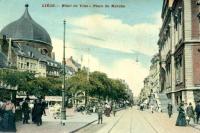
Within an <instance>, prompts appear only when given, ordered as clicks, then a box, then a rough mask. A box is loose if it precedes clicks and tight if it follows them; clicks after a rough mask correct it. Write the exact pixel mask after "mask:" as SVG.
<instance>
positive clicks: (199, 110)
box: [195, 101, 200, 124]
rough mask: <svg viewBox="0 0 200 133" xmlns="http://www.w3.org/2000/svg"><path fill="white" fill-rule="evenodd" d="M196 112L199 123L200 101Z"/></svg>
mask: <svg viewBox="0 0 200 133" xmlns="http://www.w3.org/2000/svg"><path fill="white" fill-rule="evenodd" d="M195 112H196V119H197V124H198V122H199V117H200V101H198V102H197V105H196V107H195Z"/></svg>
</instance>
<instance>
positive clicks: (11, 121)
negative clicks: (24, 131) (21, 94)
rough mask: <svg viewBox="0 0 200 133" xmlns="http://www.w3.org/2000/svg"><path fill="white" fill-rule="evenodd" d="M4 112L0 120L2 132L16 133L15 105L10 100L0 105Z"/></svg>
mask: <svg viewBox="0 0 200 133" xmlns="http://www.w3.org/2000/svg"><path fill="white" fill-rule="evenodd" d="M2 109H3V110H4V113H3V119H2V130H3V131H5V132H16V125H15V105H14V104H13V103H12V101H11V100H9V99H7V100H6V102H5V103H4V104H3V105H2Z"/></svg>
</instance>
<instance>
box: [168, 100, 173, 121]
mask: <svg viewBox="0 0 200 133" xmlns="http://www.w3.org/2000/svg"><path fill="white" fill-rule="evenodd" d="M172 109H173V106H172V104H171V103H169V104H168V106H167V110H168V115H169V118H171V116H172Z"/></svg>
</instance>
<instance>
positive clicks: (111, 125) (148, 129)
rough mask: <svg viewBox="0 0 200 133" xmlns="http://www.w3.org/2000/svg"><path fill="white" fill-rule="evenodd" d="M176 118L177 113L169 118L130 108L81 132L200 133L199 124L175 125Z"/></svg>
mask: <svg viewBox="0 0 200 133" xmlns="http://www.w3.org/2000/svg"><path fill="white" fill-rule="evenodd" d="M176 118H177V114H174V115H173V116H172V118H169V117H168V115H167V114H166V113H159V112H154V113H153V114H152V113H151V112H150V111H149V110H146V111H140V110H138V109H137V108H132V109H131V108H130V109H127V110H122V111H120V112H117V115H116V117H114V116H111V117H104V122H103V124H97V122H95V123H93V124H91V125H90V126H88V127H86V128H84V129H82V130H80V131H79V133H200V125H197V124H192V126H193V127H192V126H191V125H189V126H186V127H179V126H175V122H176ZM194 127H195V128H194Z"/></svg>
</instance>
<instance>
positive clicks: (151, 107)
mask: <svg viewBox="0 0 200 133" xmlns="http://www.w3.org/2000/svg"><path fill="white" fill-rule="evenodd" d="M153 108H154V106H153V104H151V105H150V109H151V113H152V114H153Z"/></svg>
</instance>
